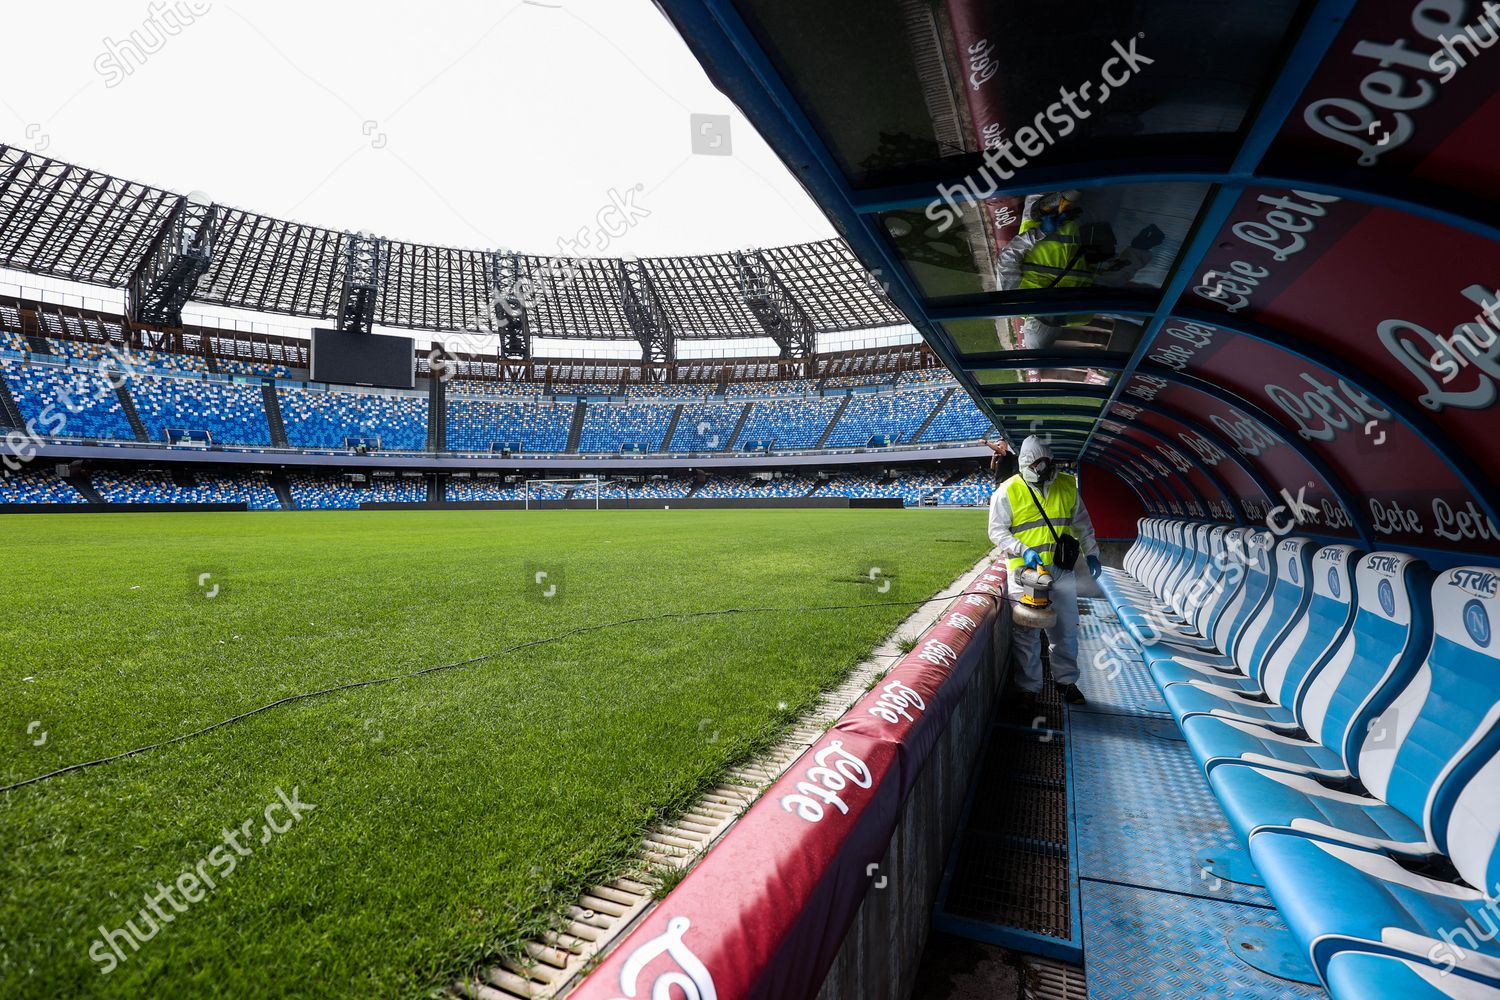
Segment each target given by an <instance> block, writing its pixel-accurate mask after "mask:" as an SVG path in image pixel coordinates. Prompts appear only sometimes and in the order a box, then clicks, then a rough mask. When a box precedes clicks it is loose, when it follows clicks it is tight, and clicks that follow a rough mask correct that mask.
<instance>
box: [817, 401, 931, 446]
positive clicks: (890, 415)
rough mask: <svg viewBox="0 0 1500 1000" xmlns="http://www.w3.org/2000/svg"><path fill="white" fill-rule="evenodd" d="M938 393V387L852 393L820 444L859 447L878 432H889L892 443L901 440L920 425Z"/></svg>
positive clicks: (887, 434) (929, 411)
mask: <svg viewBox="0 0 1500 1000" xmlns="http://www.w3.org/2000/svg"><path fill="white" fill-rule="evenodd" d="M942 396H943V393H942V390H940V389H911V390H907V391H904V392H857V393H854V394H853V395H851V396H850V397H849V405H848V406H847V407H845V408H844V412H843V413H842V414H840V415H839V422H838V423H837V424H836V425H835V426H834V428H833V431H832V432H831V433H830V434H829V435H828V440H827V441H825V442H824V445H825V446H826V447H829V448H849V447H862V446H864V445H865V444H866V443H868V442H869V440H870V439H871V438H872V437H877V436H881V435H885V436H889V437H890V439H891V442H892V443H897V444H899V443H904V442H906V441H907V440H909V439H910V437H911V435H912V434H914V433H916V430H917V428H918V427H920V426H922V422H923V421H925V420H926V419H927V415H928V414H930V413H931V412H932V409H933V407H935V406H937V404H938V400H940V399H941V398H942Z"/></svg>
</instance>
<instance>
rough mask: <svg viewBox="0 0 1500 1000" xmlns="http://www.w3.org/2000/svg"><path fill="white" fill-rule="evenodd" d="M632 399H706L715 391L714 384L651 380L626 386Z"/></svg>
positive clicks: (627, 392)
mask: <svg viewBox="0 0 1500 1000" xmlns="http://www.w3.org/2000/svg"><path fill="white" fill-rule="evenodd" d="M625 388H626V394H627V395H628V396H630V397H631V398H632V399H672V400H691V399H704V398H706V397H707V396H709V395H712V394H713V392H714V391H715V390H714V388H713V387H712V386H708V385H695V384H683V383H675V382H650V383H644V384H631V385H628V386H626V387H625Z"/></svg>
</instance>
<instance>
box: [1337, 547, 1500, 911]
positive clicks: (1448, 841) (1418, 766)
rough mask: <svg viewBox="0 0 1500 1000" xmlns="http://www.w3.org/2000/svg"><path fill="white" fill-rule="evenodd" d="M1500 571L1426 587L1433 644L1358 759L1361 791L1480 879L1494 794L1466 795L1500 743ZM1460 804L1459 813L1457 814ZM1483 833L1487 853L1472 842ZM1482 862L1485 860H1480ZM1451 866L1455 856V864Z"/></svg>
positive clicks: (1448, 576) (1455, 575)
mask: <svg viewBox="0 0 1500 1000" xmlns="http://www.w3.org/2000/svg"><path fill="white" fill-rule="evenodd" d="M1497 621H1500V570H1495V569H1491V568H1487V567H1477V566H1464V567H1459V568H1457V569H1450V570H1447V571H1446V572H1443V573H1441V574H1439V575H1438V577H1437V579H1436V580H1434V581H1433V584H1432V644H1431V646H1430V647H1429V649H1428V651H1427V656H1426V658H1425V659H1424V660H1423V662H1422V663H1421V665H1420V666H1419V667H1418V668H1417V670H1416V673H1415V675H1414V676H1413V677H1412V679H1411V681H1410V682H1409V683H1408V684H1407V685H1406V687H1405V688H1404V689H1403V690H1402V691H1401V693H1400V694H1399V695H1397V696H1396V698H1395V700H1394V701H1392V702H1391V704H1390V707H1388V708H1387V709H1386V710H1385V711H1384V712H1382V713H1381V719H1382V721H1383V722H1386V723H1389V725H1390V729H1391V730H1392V739H1393V741H1394V749H1395V753H1394V754H1392V753H1389V752H1388V750H1389V749H1390V745H1389V744H1390V741H1382V742H1381V744H1380V745H1377V746H1371V744H1372V743H1374V742H1375V741H1374V739H1373V734H1372V737H1371V738H1367V739H1366V740H1365V745H1364V746H1363V747H1361V750H1360V765H1361V768H1362V771H1361V774H1362V778H1363V780H1364V782H1365V787H1366V788H1368V789H1369V790H1370V791H1371V792H1372V793H1373V794H1375V795H1378V796H1379V797H1381V798H1383V799H1385V801H1387V802H1389V803H1390V804H1391V805H1393V806H1395V807H1396V808H1397V809H1400V810H1401V811H1402V812H1404V813H1405V814H1406V815H1407V816H1409V817H1411V818H1412V819H1414V820H1417V821H1418V822H1420V823H1422V825H1423V828H1424V829H1426V830H1427V831H1428V834H1429V836H1430V837H1431V838H1432V839H1433V842H1434V843H1436V844H1437V845H1438V847H1439V848H1440V849H1441V848H1445V845H1451V846H1455V847H1457V848H1459V853H1461V854H1463V855H1464V857H1465V864H1466V865H1467V866H1468V867H1469V869H1470V870H1469V871H1467V872H1463V869H1460V871H1461V872H1463V874H1464V875H1465V877H1466V878H1467V877H1469V876H1470V875H1473V874H1478V875H1479V876H1481V878H1480V881H1477V882H1474V883H1472V884H1474V885H1475V886H1476V887H1479V888H1484V889H1486V890H1488V889H1490V888H1491V886H1490V885H1489V884H1488V883H1486V882H1485V881H1484V880H1483V877H1484V873H1485V870H1486V869H1487V868H1488V866H1489V865H1490V864H1492V863H1493V859H1492V858H1490V857H1489V854H1491V853H1493V851H1494V843H1493V842H1494V839H1495V831H1496V829H1497V828H1500V785H1497V784H1490V785H1488V786H1481V788H1482V789H1487V792H1486V791H1480V790H1475V791H1470V790H1469V788H1468V786H1469V785H1470V784H1472V783H1473V781H1474V780H1476V778H1478V777H1479V776H1480V775H1482V774H1484V773H1486V764H1487V762H1485V761H1484V760H1483V758H1484V757H1486V756H1492V755H1493V754H1494V752H1495V749H1494V746H1493V744H1494V743H1495V741H1496V740H1497V739H1500V736H1497V734H1496V724H1497V722H1500V647H1497V646H1496V644H1495V623H1496V622H1497ZM1460 801H1462V803H1463V809H1462V811H1459V810H1457V809H1456V808H1455V807H1456V806H1457V804H1458V803H1459V802H1460ZM1485 829H1488V830H1489V833H1488V837H1489V846H1488V850H1487V851H1482V846H1483V845H1481V844H1480V843H1479V842H1478V840H1479V839H1482V838H1481V835H1482V833H1483V831H1484V830H1485ZM1480 853H1484V854H1485V857H1484V859H1483V860H1482V861H1481V860H1480V859H1479V854H1480ZM1453 860H1454V863H1455V865H1456V864H1457V863H1458V860H1459V859H1458V857H1457V856H1454V857H1453Z"/></svg>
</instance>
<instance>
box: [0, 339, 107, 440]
mask: <svg viewBox="0 0 1500 1000" xmlns="http://www.w3.org/2000/svg"><path fill="white" fill-rule="evenodd" d="M0 375H3V376H4V378H5V384H6V386H7V387H8V388H9V389H10V393H11V396H12V398H14V399H15V401H16V408H17V409H18V410H20V412H21V416H22V418H23V419H25V420H26V421H27V422H28V423H29V424H31V425H32V426H34V427H35V428H36V429H37V431H38V432H39V433H41V434H44V435H47V436H49V437H82V438H105V439H113V440H119V441H133V440H135V431H134V430H133V429H132V428H131V426H130V420H129V419H128V418H127V417H126V415H125V408H124V406H123V405H122V404H121V403H120V397H119V395H118V394H117V393H116V392H115V389H114V386H113V385H112V384H111V382H110V380H109V378H108V377H106V376H105V375H104V373H103V372H101V371H99V370H98V369H95V368H66V367H63V366H60V365H55V364H48V363H37V362H29V361H26V362H22V361H12V360H10V359H8V358H4V359H0Z"/></svg>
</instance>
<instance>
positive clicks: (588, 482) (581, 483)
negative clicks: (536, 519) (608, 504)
mask: <svg viewBox="0 0 1500 1000" xmlns="http://www.w3.org/2000/svg"><path fill="white" fill-rule="evenodd" d="M603 482H604V480H602V479H599V478H597V477H594V476H588V477H584V478H581V479H528V480H526V509H527V510H530V509H531V502H532V501H533V500H536V501H538V502H540V501H542V500H562V499H572V500H576V499H578V496H577V493H578V491H579V490H580V489H582V490H585V495H584V497H583V499H585V500H587V499H588V496H587V491H588V490H590V489H592V491H593V494H594V509H595V510H598V509H599V486H600V485H601V484H602V483H603ZM557 490H571V491H572V492H571V493H569V494H568V495H567V496H565V497H556V496H549V495H548V494H551V493H554V492H556V491H557Z"/></svg>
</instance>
